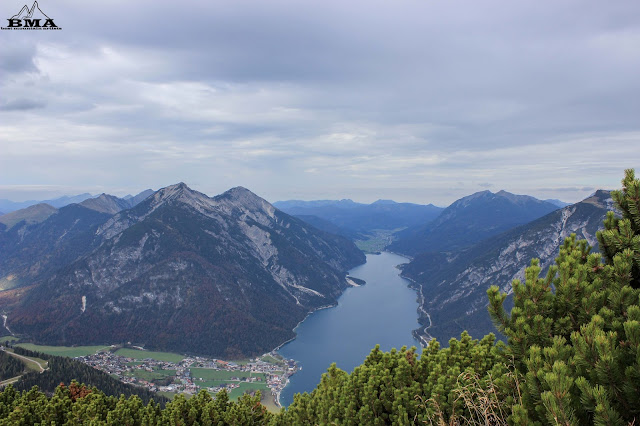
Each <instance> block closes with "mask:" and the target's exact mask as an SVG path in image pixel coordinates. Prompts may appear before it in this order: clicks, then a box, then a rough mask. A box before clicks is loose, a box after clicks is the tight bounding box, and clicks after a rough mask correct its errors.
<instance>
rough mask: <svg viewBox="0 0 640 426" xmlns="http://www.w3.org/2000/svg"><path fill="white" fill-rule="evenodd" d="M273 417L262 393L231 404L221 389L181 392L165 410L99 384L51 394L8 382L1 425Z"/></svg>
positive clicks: (1, 398) (0, 406)
mask: <svg viewBox="0 0 640 426" xmlns="http://www.w3.org/2000/svg"><path fill="white" fill-rule="evenodd" d="M271 418H272V416H271V415H270V414H269V413H268V412H267V410H266V408H265V407H264V406H262V405H261V404H260V396H259V395H257V396H255V397H251V396H249V395H244V396H242V397H241V398H240V399H239V400H238V401H237V402H230V401H229V398H228V396H227V394H226V392H224V391H222V392H221V393H219V394H218V395H217V397H216V398H215V399H213V398H212V397H211V396H210V395H209V394H208V393H207V392H206V391H202V392H200V393H199V394H198V395H196V396H194V397H192V398H190V399H186V398H185V397H184V395H178V396H176V398H175V399H174V401H173V402H170V403H169V404H167V406H166V407H165V408H164V409H162V408H161V407H160V406H159V405H158V404H156V403H155V402H153V401H150V402H149V403H148V404H146V405H145V404H144V403H143V402H142V400H141V399H140V398H139V397H138V396H135V395H134V396H131V397H129V398H125V397H124V395H122V396H120V397H119V398H117V397H114V396H107V395H105V394H104V393H103V392H101V391H99V390H98V389H96V388H88V387H86V386H84V385H79V384H78V383H77V382H72V383H71V384H70V385H69V386H62V385H61V386H58V387H57V388H56V390H55V392H54V394H53V395H52V396H51V397H47V395H45V394H44V393H43V392H40V391H39V390H38V388H37V387H34V388H32V389H31V390H29V391H23V392H18V391H17V390H16V389H14V388H13V386H11V385H9V386H8V387H7V388H6V389H4V391H2V392H0V426H13V425H34V424H43V425H44V424H50V425H54V424H55V425H63V424H65V425H77V424H91V425H119V426H120V425H128V426H133V425H187V424H188V425H257V424H266V423H267V422H268V421H269V420H271Z"/></svg>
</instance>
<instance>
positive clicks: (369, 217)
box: [274, 200, 443, 234]
mask: <svg viewBox="0 0 640 426" xmlns="http://www.w3.org/2000/svg"><path fill="white" fill-rule="evenodd" d="M274 206H276V207H277V208H278V209H280V210H282V211H284V212H285V213H288V214H291V215H295V216H300V217H308V216H316V217H319V218H321V219H324V220H326V221H328V222H331V223H332V224H333V225H335V226H337V227H338V228H340V229H342V230H345V231H349V232H355V233H359V234H363V233H367V232H370V231H372V230H375V229H387V230H392V229H398V228H406V227H409V226H414V225H417V224H424V223H427V222H429V221H431V220H433V219H434V218H436V217H437V216H438V214H440V212H441V211H442V210H443V209H442V208H441V207H436V206H434V205H433V204H429V205H421V204H411V203H396V202H394V201H391V200H378V201H376V202H375V203H372V204H361V203H356V202H354V201H351V200H318V201H299V200H290V201H278V202H276V203H274Z"/></svg>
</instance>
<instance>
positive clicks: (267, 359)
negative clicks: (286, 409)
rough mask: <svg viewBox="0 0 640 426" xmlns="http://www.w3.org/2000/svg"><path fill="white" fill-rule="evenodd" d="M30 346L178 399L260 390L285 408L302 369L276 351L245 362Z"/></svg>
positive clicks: (271, 404)
mask: <svg viewBox="0 0 640 426" xmlns="http://www.w3.org/2000/svg"><path fill="white" fill-rule="evenodd" d="M19 346H23V347H25V348H26V349H30V350H35V351H41V352H44V353H48V354H51V355H62V356H69V357H72V358H74V359H76V360H78V361H81V362H83V363H85V364H87V365H90V366H92V367H94V368H96V369H98V370H101V371H104V372H105V373H108V374H110V375H111V376H112V377H114V378H116V379H118V380H120V381H122V382H124V383H128V384H132V385H136V386H141V387H144V388H147V389H149V390H150V391H152V392H157V393H159V394H161V395H164V396H167V397H169V398H173V396H175V395H177V394H179V393H182V394H186V395H187V396H190V395H194V394H196V393H198V392H199V391H200V390H203V389H204V390H206V391H207V392H209V393H210V394H212V395H215V394H217V393H218V392H220V391H221V390H223V389H224V390H226V392H227V393H228V394H229V398H230V399H236V398H238V397H240V396H242V395H243V394H244V393H251V394H254V393H255V392H257V391H260V393H261V395H262V402H263V404H265V405H267V406H268V407H269V408H272V409H276V408H279V407H280V393H281V392H282V390H283V389H284V387H285V386H286V385H287V384H288V383H289V377H290V376H291V375H292V374H294V373H295V372H296V371H297V370H298V365H297V364H296V362H295V361H294V360H291V359H286V358H283V357H282V356H281V355H280V354H278V353H276V352H275V351H274V352H270V353H267V354H264V355H262V356H259V357H256V358H252V359H248V360H239V361H227V360H222V359H217V358H207V357H202V356H187V355H180V354H175V353H168V352H153V351H147V350H144V349H143V348H141V347H120V346H105V347H96V346H79V347H75V348H73V347H55V346H40V345H33V344H19Z"/></svg>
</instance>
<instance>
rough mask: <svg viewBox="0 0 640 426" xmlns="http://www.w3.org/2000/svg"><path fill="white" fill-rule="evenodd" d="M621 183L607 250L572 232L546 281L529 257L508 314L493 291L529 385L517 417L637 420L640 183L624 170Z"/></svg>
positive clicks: (605, 235) (604, 242) (493, 306)
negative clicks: (617, 212) (597, 248)
mask: <svg viewBox="0 0 640 426" xmlns="http://www.w3.org/2000/svg"><path fill="white" fill-rule="evenodd" d="M622 184H623V189H622V190H621V191H613V192H612V197H613V199H614V201H615V202H616V204H617V206H618V208H619V209H620V212H621V213H622V217H621V218H619V219H618V218H616V217H615V215H614V213H613V212H610V213H609V214H608V215H607V219H606V221H605V230H604V231H602V232H599V233H598V240H599V241H600V249H601V251H602V253H603V254H602V255H601V254H599V253H596V254H591V253H590V250H591V248H590V247H589V246H588V245H587V243H586V241H578V240H577V239H576V237H575V235H572V236H571V237H569V238H568V239H567V240H566V241H565V242H564V245H563V246H562V247H561V249H560V253H559V256H558V257H557V259H556V262H555V265H551V266H550V267H549V270H548V272H547V274H546V277H545V278H541V277H540V272H541V267H540V264H539V261H538V260H537V259H534V260H532V262H531V266H530V267H529V268H527V270H526V273H525V277H526V278H525V283H524V284H523V283H521V282H520V281H518V280H515V281H514V282H513V299H514V300H513V301H514V307H513V308H512V309H511V312H510V314H507V312H506V311H505V309H504V307H503V303H504V301H505V299H506V297H507V295H506V294H501V293H500V291H499V289H498V287H496V286H493V287H491V289H489V291H488V294H489V299H490V306H489V310H490V314H491V316H492V317H493V319H494V322H495V323H496V325H497V326H498V328H499V329H500V330H501V331H502V332H503V333H504V334H505V335H506V336H507V337H508V342H509V345H508V349H507V351H506V354H507V355H508V356H512V357H513V359H514V362H515V364H516V368H517V370H518V372H519V373H520V374H521V379H522V380H523V381H524V383H525V386H523V393H522V403H521V404H517V405H515V406H514V407H513V413H512V416H511V421H512V422H513V423H514V424H544V425H547V424H548V425H556V424H562V425H583V424H585V425H586V424H596V425H627V424H631V423H633V422H635V424H640V290H639V289H638V280H639V279H640V274H639V268H638V265H639V262H638V260H639V257H638V254H639V253H640V250H639V248H640V232H639V230H640V217H639V215H638V206H639V202H638V200H639V195H640V193H639V187H640V182H639V181H638V180H637V179H635V178H634V173H633V171H632V170H627V171H626V173H625V178H624V180H623V181H622ZM603 257H604V263H603V262H602V258H603Z"/></svg>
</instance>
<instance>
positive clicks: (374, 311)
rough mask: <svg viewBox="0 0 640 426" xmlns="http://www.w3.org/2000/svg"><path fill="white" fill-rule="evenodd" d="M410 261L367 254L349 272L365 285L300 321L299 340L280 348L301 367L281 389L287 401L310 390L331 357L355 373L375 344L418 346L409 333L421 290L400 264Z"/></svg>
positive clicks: (415, 320)
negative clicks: (412, 285)
mask: <svg viewBox="0 0 640 426" xmlns="http://www.w3.org/2000/svg"><path fill="white" fill-rule="evenodd" d="M408 261H409V260H408V259H407V258H405V257H402V256H398V255H395V254H391V253H386V252H384V253H382V254H380V255H367V263H365V264H364V265H360V266H357V267H356V268H354V269H352V270H351V271H349V275H351V276H353V277H356V278H361V279H363V280H365V281H366V282H367V284H366V285H364V286H361V287H352V288H348V289H347V290H346V291H345V292H344V294H342V296H340V298H339V299H338V306H336V307H334V308H329V309H322V310H319V311H316V312H314V313H312V314H311V315H309V317H308V318H307V319H305V320H304V321H303V322H302V323H301V324H300V325H299V326H298V328H297V329H296V330H295V331H296V333H297V337H296V339H295V340H292V341H291V342H289V343H287V344H286V345H284V346H283V347H282V348H280V351H279V352H280V354H281V355H282V356H284V357H286V358H291V359H295V360H296V361H297V362H298V364H299V365H300V366H301V367H302V370H301V371H298V372H297V373H296V374H294V375H293V376H291V378H290V382H289V385H287V387H286V388H285V389H284V390H283V391H282V394H281V396H280V402H281V404H282V405H283V406H288V405H289V404H290V403H291V402H292V401H293V395H294V394H295V393H299V392H311V391H312V390H313V389H314V388H315V387H316V386H317V384H318V383H319V382H320V377H321V375H322V373H324V372H326V371H327V368H329V366H330V365H331V363H332V362H335V363H336V364H337V365H338V367H339V368H341V369H343V370H345V371H349V372H351V371H352V370H353V369H354V368H355V367H356V366H358V365H360V364H362V362H363V361H364V359H365V357H366V356H367V355H368V354H369V352H371V349H373V347H374V346H375V345H376V344H379V345H380V348H381V349H382V350H385V351H388V350H390V349H391V348H397V349H400V348H401V347H402V346H407V347H410V346H416V347H417V348H420V344H419V343H418V341H417V340H416V339H414V338H413V336H412V335H411V331H412V330H413V329H415V328H418V327H419V324H418V313H417V309H418V302H417V294H416V292H415V291H414V290H412V289H410V288H409V287H408V281H407V280H405V279H403V278H401V277H400V276H399V275H398V274H399V272H400V271H399V270H398V269H396V265H399V264H401V263H407V262H408ZM419 351H420V350H419Z"/></svg>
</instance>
